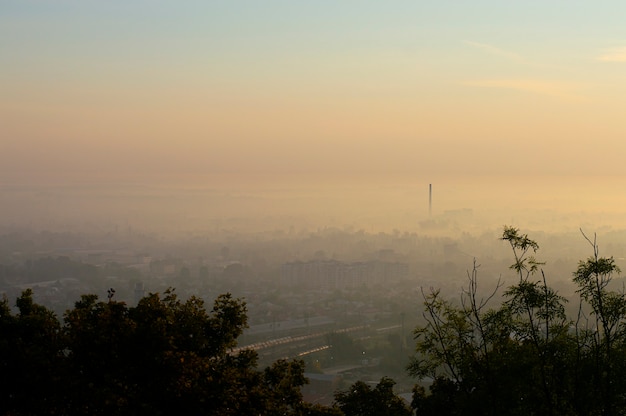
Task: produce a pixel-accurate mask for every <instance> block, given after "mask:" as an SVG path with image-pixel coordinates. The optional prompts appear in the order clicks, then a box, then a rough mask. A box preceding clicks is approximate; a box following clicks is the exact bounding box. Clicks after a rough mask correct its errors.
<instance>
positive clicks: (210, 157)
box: [0, 0, 626, 182]
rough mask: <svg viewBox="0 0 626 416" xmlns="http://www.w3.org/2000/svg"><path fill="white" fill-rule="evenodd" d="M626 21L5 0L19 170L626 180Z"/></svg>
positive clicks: (15, 174) (619, 4) (8, 108)
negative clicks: (513, 176) (598, 178)
mask: <svg viewBox="0 0 626 416" xmlns="http://www.w3.org/2000/svg"><path fill="white" fill-rule="evenodd" d="M625 21H626V2H624V1H623V0H615V1H608V0H605V1H599V2H591V1H587V0H585V1H576V0H567V1H546V0H541V1H536V0H525V1H516V2H514V1H502V0H489V1H487V0H482V1H481V0H474V1H464V0H463V1H462V0H458V1H419V0H411V1H408V0H407V1H363V0H359V1H356V0H355V1H348V0H345V1H338V0H332V1H325V0H316V1H295V0H294V1H272V0H263V1H261V0H255V1H237V0H224V1H207V0H202V1H189V0H187V1H158V0H141V1H140V0H136V1H132V0H131V1H117V0H106V1H84V0H76V1H62V0H59V1H43V0H36V1H31V0H15V1H14V0H2V1H0V177H2V178H3V179H2V180H3V181H5V182H6V181H15V182H19V181H25V182H27V181H49V180H59V181H71V180H77V181H85V180H87V181H89V180H139V179H142V180H143V179H146V178H148V179H149V178H161V177H172V178H173V177H187V178H193V177H198V178H199V177H202V176H203V175H215V174H219V175H225V176H224V177H228V176H229V175H230V176H233V177H235V176H236V177H238V178H239V180H243V181H246V180H248V179H250V180H252V179H254V178H258V177H260V176H262V175H277V176H284V177H289V178H293V177H298V175H302V176H309V177H317V176H320V177H321V176H324V177H335V178H345V177H357V178H358V177H361V176H365V175H377V176H386V175H389V176H396V177H401V176H404V177H407V178H409V177H416V178H417V177H425V176H428V177H429V179H427V180H430V178H431V177H447V178H454V177H471V176H480V175H487V176H492V177H496V176H503V175H511V174H532V175H533V176H539V177H541V176H542V175H550V176H551V177H559V178H568V177H577V176H581V175H582V176H586V175H613V176H614V177H615V178H617V179H616V180H623V179H624V176H626V175H625V174H624V162H625V161H624V158H625V155H626V24H624V22H625ZM620 178H621V179H620ZM565 180H566V179H565Z"/></svg>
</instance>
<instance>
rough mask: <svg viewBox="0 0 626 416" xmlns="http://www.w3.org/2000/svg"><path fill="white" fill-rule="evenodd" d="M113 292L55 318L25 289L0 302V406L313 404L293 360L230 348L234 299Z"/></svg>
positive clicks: (238, 320) (248, 407)
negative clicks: (260, 362)
mask: <svg viewBox="0 0 626 416" xmlns="http://www.w3.org/2000/svg"><path fill="white" fill-rule="evenodd" d="M113 293H114V292H110V293H109V297H108V300H107V301H100V300H98V298H97V296H95V295H84V296H82V297H81V299H80V300H79V301H78V302H76V304H75V306H74V308H73V309H71V310H69V311H67V312H66V313H65V316H64V319H63V324H61V322H60V321H59V320H58V318H57V317H56V316H55V315H54V314H53V313H51V312H50V311H48V310H47V309H46V308H44V307H42V306H40V305H37V304H35V303H33V300H32V292H31V291H25V292H24V293H23V294H22V296H20V297H19V298H18V299H17V302H16V306H17V311H18V313H17V314H15V315H14V314H12V312H11V308H10V307H9V304H8V301H7V299H6V298H5V299H3V300H2V301H1V302H0V332H1V333H2V337H1V338H0V360H1V361H0V371H1V372H2V375H3V376H2V378H1V380H2V386H0V387H1V391H2V399H1V400H0V414H10V415H45V414H69V415H98V414H102V415H104V414H106V415H111V414H113V415H144V414H145V415H170V414H188V415H199V414H202V415H242V414H255V415H273V414H281V415H283V414H284V415H290V414H293V415H296V414H304V413H302V412H304V411H306V412H307V414H316V413H315V411H316V408H315V407H314V406H310V405H304V404H303V403H302V395H301V393H300V387H301V386H302V385H303V384H305V383H306V382H307V380H306V379H305V377H304V363H303V362H302V361H285V360H280V361H277V362H275V363H274V364H273V365H272V366H270V367H268V368H266V369H264V370H258V369H257V354H256V353H255V352H254V351H251V350H245V349H244V350H241V351H239V352H237V353H234V352H233V347H234V346H235V345H236V340H237V337H238V336H239V335H241V333H242V331H243V329H244V328H245V326H246V323H247V319H246V307H245V303H244V302H243V301H241V300H239V299H234V298H232V297H231V296H230V295H229V294H226V295H221V296H219V297H218V298H217V299H216V300H215V302H214V304H213V307H212V309H211V310H209V311H207V309H206V308H205V306H204V302H203V301H202V299H199V298H196V297H191V298H189V299H187V300H186V301H182V300H180V299H179V298H178V297H177V295H176V294H175V292H174V290H168V291H166V292H165V293H164V294H163V296H161V295H159V294H150V295H149V296H147V297H145V298H144V299H142V300H141V301H140V302H139V304H138V305H137V306H136V307H128V306H127V305H126V304H124V303H123V302H117V301H115V300H114V299H113ZM319 414H322V413H319Z"/></svg>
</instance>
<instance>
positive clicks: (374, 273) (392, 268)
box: [281, 260, 409, 290]
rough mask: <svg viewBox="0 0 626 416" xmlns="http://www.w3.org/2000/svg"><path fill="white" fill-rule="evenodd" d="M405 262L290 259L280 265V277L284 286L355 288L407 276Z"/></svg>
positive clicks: (329, 288) (407, 271)
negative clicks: (304, 260)
mask: <svg viewBox="0 0 626 416" xmlns="http://www.w3.org/2000/svg"><path fill="white" fill-rule="evenodd" d="M408 274H409V266H408V264H406V263H399V262H384V261H378V260H374V261H368V262H356V263H343V262H340V261H336V260H313V261H308V262H301V261H297V262H291V263H285V264H283V265H282V266H281V279H282V282H283V284H284V285H286V286H288V287H302V288H306V289H321V290H334V289H356V288H359V287H362V286H369V285H373V284H376V283H384V282H388V281H390V280H398V279H402V278H406V277H408Z"/></svg>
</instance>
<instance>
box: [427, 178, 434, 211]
mask: <svg viewBox="0 0 626 416" xmlns="http://www.w3.org/2000/svg"><path fill="white" fill-rule="evenodd" d="M432 215H433V184H432V183H429V184H428V216H429V217H430V216H432Z"/></svg>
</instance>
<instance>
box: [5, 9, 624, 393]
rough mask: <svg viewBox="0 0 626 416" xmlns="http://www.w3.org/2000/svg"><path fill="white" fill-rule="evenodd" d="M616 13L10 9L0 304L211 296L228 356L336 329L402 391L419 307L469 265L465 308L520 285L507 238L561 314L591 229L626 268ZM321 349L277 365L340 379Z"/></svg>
mask: <svg viewBox="0 0 626 416" xmlns="http://www.w3.org/2000/svg"><path fill="white" fill-rule="evenodd" d="M625 16H626V3H624V2H621V1H605V2H602V3H601V4H598V5H592V4H591V3H590V2H579V1H575V2H572V1H569V2H565V1H553V2H545V1H535V0H531V1H525V2H501V1H495V0H488V1H481V2H461V1H438V2H425V1H391V2H374V1H365V2H363V1H341V2H338V1H325V0H323V1H315V2H284V1H273V0H270V1H249V0H244V1H185V2H166V1H150V2H149V1H133V2H122V1H117V0H114V1H106V2H80V1H57V2H41V1H31V0H20V1H13V0H10V1H4V2H2V4H0V68H2V69H1V70H0V206H1V207H2V215H1V216H0V248H1V249H0V266H1V267H0V293H3V294H4V295H6V296H7V297H8V298H9V299H11V302H13V300H14V299H15V298H16V297H17V296H19V294H20V293H21V291H22V290H24V289H26V288H34V295H35V300H36V301H38V302H41V303H42V304H44V305H45V306H47V307H50V308H52V309H53V310H54V311H55V312H56V313H57V314H58V315H59V316H62V315H63V313H64V311H65V310H68V309H69V308H71V307H72V305H73V304H74V302H75V301H76V300H77V299H78V298H79V296H80V295H81V294H84V293H95V294H97V295H98V296H99V297H100V298H101V299H102V298H104V297H105V296H107V294H109V295H110V294H111V293H113V292H107V290H111V289H113V288H114V289H115V290H116V292H115V293H116V295H115V296H116V298H115V299H117V300H120V301H122V302H127V303H128V304H129V305H135V304H137V302H138V301H139V300H140V299H141V297H142V296H143V295H145V294H147V293H151V292H163V291H165V290H167V288H168V287H175V288H176V290H177V291H178V293H179V294H180V295H181V296H182V297H189V296H199V297H201V298H203V299H205V300H206V301H207V302H210V301H211V299H214V298H215V297H216V296H218V295H219V294H221V293H225V292H231V293H233V294H234V295H235V296H240V297H241V298H242V299H244V300H245V301H246V302H248V303H247V305H248V308H249V309H248V312H249V323H250V328H249V329H248V330H247V331H248V332H244V336H243V337H242V339H241V340H240V345H242V346H247V345H251V346H253V347H254V348H259V351H261V350H262V349H263V348H265V347H262V346H260V344H261V342H269V341H271V342H276V341H277V340H278V339H281V337H283V336H292V335H294V334H296V333H298V332H297V331H301V332H302V333H306V336H307V337H313V336H316V337H317V336H318V335H319V334H320V333H322V331H329V332H328V333H331V332H333V331H346V332H345V333H347V334H349V335H350V336H351V337H352V338H350V342H354V345H355V347H354V348H355V351H357V350H358V351H357V352H358V354H357V359H355V357H353V356H352V355H354V354H353V352H354V351H352V350H350V351H351V352H350V354H352V355H350V354H348V353H346V354H345V355H344V359H345V360H344V362H342V365H345V366H353V367H354V368H352V367H350V368H351V371H347V372H346V373H345V374H343V376H342V377H344V379H345V380H348V381H349V382H352V381H354V380H357V379H359V378H363V379H367V378H368V377H369V378H370V379H372V380H376V378H377V377H379V376H381V375H383V376H386V375H392V376H393V377H395V378H397V379H401V380H404V381H402V382H401V383H399V386H398V391H401V392H408V391H410V390H411V383H413V381H411V380H409V379H408V378H406V379H405V378H404V377H406V371H405V369H406V360H407V359H408V356H409V355H410V354H411V352H412V348H413V347H414V340H413V338H412V332H411V331H412V328H414V327H415V325H418V324H420V323H422V322H423V315H422V313H423V309H422V306H421V305H422V302H423V300H424V294H425V293H426V292H427V290H428V288H435V289H436V288H441V289H442V293H443V295H445V296H449V297H451V298H452V299H457V300H458V297H459V294H460V293H462V290H463V288H464V287H465V285H466V284H467V278H468V275H471V270H474V271H476V270H478V271H479V273H480V276H481V278H482V279H484V280H481V287H480V291H481V294H482V292H483V291H484V292H485V293H491V290H492V289H493V288H495V287H497V286H498V285H499V284H500V285H501V286H502V285H509V284H511V283H512V282H515V280H516V279H517V277H516V275H515V274H514V273H512V272H511V270H510V269H509V266H510V265H511V263H512V262H513V260H512V256H511V252H510V247H509V246H507V244H506V243H503V241H501V239H500V237H502V232H503V229H504V228H503V227H505V226H512V227H519V229H520V230H521V232H523V233H529V234H530V235H531V237H532V238H535V239H536V240H537V241H538V243H539V246H540V247H541V250H540V251H539V254H538V255H537V257H538V258H539V260H541V261H545V262H546V263H545V265H542V267H543V268H544V270H545V271H546V275H547V276H549V279H550V282H551V284H553V285H554V287H555V288H556V289H557V290H558V292H559V294H560V295H562V296H563V297H564V298H567V299H569V298H570V297H572V296H574V294H575V287H574V286H573V284H572V282H571V276H572V272H573V271H574V270H575V269H576V267H577V264H578V263H577V262H578V261H579V260H581V259H585V258H587V257H588V256H589V255H591V254H593V249H595V246H594V247H591V248H590V245H589V243H590V242H592V241H595V240H594V236H597V238H598V240H597V241H598V242H599V247H601V249H602V254H603V255H607V256H614V257H615V259H616V262H617V263H616V264H618V265H620V266H621V267H622V269H623V268H624V266H625V264H624V262H625V260H624V259H625V258H626V240H625V238H626V193H625V192H624V189H626V174H625V173H624V167H623V166H624V162H623V158H624V154H626V141H625V140H624V137H626V118H625V117H624V114H623V113H624V108H626V77H625V75H624V74H626V25H624V17H625ZM581 230H582V231H583V232H584V234H582V233H581ZM587 238H588V239H587ZM477 265H479V266H477ZM474 267H476V269H473V268H474ZM338 276H339V277H338ZM483 282H484V285H482V284H483ZM498 282H500V283H498ZM618 283H620V284H621V283H622V279H621V278H620V279H619V280H618ZM425 288H426V289H425ZM424 290H426V292H425V291H424ZM500 295H501V294H498V295H497V296H496V297H494V299H495V300H498V299H499V296H500ZM574 306H576V305H574ZM281 324H282V327H281V328H282V329H280V330H279V329H277V328H278V327H279V325H281ZM364 328H365V329H364ZM314 330H316V331H317V330H319V331H320V332H319V333H318V332H314ZM288 331H294V332H293V334H292V333H290V332H288ZM350 331H353V332H350ZM366 331H371V333H370V332H366ZM376 331H378V332H376ZM386 331H391V332H386ZM393 331H395V332H393ZM324 333H326V332H324ZM333 333H335V332H333ZM390 333H391V335H389V334H390ZM316 334H317V335H316ZM381 334H383V335H381ZM298 335H301V334H300V333H298ZM322 338H323V337H322ZM322 338H319V339H313V338H311V339H313V341H311V342H313V344H310V345H306V346H305V347H302V346H300V347H299V349H298V350H297V351H296V352H297V354H296V353H293V354H292V352H290V353H289V354H292V355H293V356H290V357H291V358H294V357H295V356H298V357H299V356H300V354H301V355H302V356H303V357H305V360H306V365H307V370H308V371H313V370H315V371H318V372H326V374H331V371H335V374H338V372H339V370H337V368H338V366H337V364H338V363H337V362H336V361H333V360H335V359H336V355H331V354H330V353H328V351H327V350H330V348H331V345H330V344H331V343H330V341H328V339H327V338H323V339H322ZM311 339H310V340H311ZM315 342H317V343H318V344H319V345H318V344H315ZM412 343H413V345H411V344H412ZM350 345H352V344H350ZM283 348H286V347H283ZM398 348H399V350H400V351H401V352H402V354H399V355H398V354H397V351H398ZM282 351H283V350H279V352H280V353H282ZM366 351H368V354H370V351H371V354H372V356H371V358H367V359H365V358H364V357H362V356H361V355H360V354H363V355H365V354H366ZM394 352H395V354H394ZM294 354H295V355H294ZM324 354H326V355H324ZM277 357H278V355H276V356H275V355H268V356H267V357H265V359H266V361H262V364H267V363H268V362H269V360H273V359H275V358H277ZM368 357H369V356H368ZM389 357H393V358H392V359H389ZM374 358H375V359H376V360H373V359H374ZM385 360H387V361H385ZM403 360H404V361H403ZM353 361H354V362H356V364H355V363H354V362H353ZM320 363H321V364H320ZM373 363H376V364H373ZM357 367H358V368H357ZM355 368H357V369H356V370H355ZM329 397H330V396H329ZM327 399H328V397H326V398H325V399H324V400H321V399H320V401H319V402H320V403H327ZM325 400H326V401H325Z"/></svg>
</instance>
